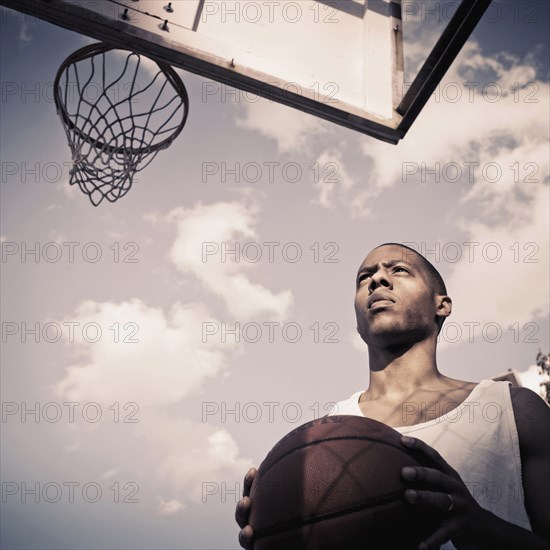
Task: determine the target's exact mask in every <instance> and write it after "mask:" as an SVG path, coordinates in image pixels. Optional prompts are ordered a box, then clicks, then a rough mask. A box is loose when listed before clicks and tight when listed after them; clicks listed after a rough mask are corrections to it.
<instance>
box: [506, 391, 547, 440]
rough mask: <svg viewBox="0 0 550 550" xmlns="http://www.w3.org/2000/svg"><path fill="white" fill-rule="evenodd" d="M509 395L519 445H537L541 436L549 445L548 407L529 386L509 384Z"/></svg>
mask: <svg viewBox="0 0 550 550" xmlns="http://www.w3.org/2000/svg"><path fill="white" fill-rule="evenodd" d="M510 397H511V399H512V407H513V409H514V419H515V421H516V427H517V430H518V436H519V442H520V446H521V447H522V448H523V449H525V448H532V447H537V446H539V445H540V444H541V443H543V444H544V442H543V441H541V438H543V439H544V440H545V441H546V444H548V445H550V437H549V436H550V407H549V406H548V405H547V403H546V402H545V401H544V400H543V399H542V398H541V397H540V396H539V395H538V394H536V393H535V392H534V391H532V390H530V389H529V388H524V387H518V386H510Z"/></svg>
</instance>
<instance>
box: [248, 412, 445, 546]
mask: <svg viewBox="0 0 550 550" xmlns="http://www.w3.org/2000/svg"><path fill="white" fill-rule="evenodd" d="M400 438H401V435H400V434H399V433H398V432H397V431H395V430H393V429H392V428H390V427H389V426H386V425H385V424H382V423H380V422H377V421H375V420H371V419H368V418H361V417H358V416H327V417H324V418H321V419H319V420H314V421H312V422H308V423H307V424H304V425H303V426H300V427H298V428H296V429H295V430H293V431H292V432H290V433H289V434H288V435H286V436H285V437H284V438H283V439H282V440H281V441H279V443H277V444H276V445H275V447H273V449H272V450H271V451H270V452H269V454H268V455H267V457H266V458H265V460H264V461H263V462H262V464H261V465H260V468H259V469H258V473H257V475H256V478H255V479H254V483H253V485H252V488H251V493H250V498H251V502H252V506H251V513H250V525H251V526H252V528H253V529H254V549H255V550H281V549H283V548H284V549H285V550H291V549H307V550H314V549H315V550H336V549H346V550H353V549H358V550H359V549H360V550H368V549H372V550H380V549H399V550H403V549H408V548H411V549H416V548H417V547H418V544H419V543H420V542H421V541H422V540H423V538H425V537H426V536H429V535H430V534H431V533H433V531H434V530H435V529H436V528H437V526H438V525H439V524H440V522H441V518H442V516H441V515H438V514H437V513H434V512H431V511H430V512H428V513H427V512H426V510H420V509H418V508H415V507H414V506H411V505H410V504H409V503H407V502H406V501H405V499H404V491H405V489H406V488H407V486H406V485H405V483H404V482H403V481H402V479H401V474H400V472H401V469H402V468H403V467H404V466H415V465H419V464H420V463H419V462H418V460H417V459H415V458H414V456H413V455H412V454H411V452H410V451H409V450H408V449H406V448H405V447H403V445H402V444H401V442H400ZM426 465H427V464H426Z"/></svg>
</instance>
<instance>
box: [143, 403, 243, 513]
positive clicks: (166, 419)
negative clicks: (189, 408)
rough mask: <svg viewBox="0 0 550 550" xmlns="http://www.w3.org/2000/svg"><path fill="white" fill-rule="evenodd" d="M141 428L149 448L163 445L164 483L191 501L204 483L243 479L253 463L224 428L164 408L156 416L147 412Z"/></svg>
mask: <svg viewBox="0 0 550 550" xmlns="http://www.w3.org/2000/svg"><path fill="white" fill-rule="evenodd" d="M139 432H140V434H141V435H142V436H143V437H144V438H145V439H146V441H147V448H149V449H162V455H160V453H158V454H157V455H158V458H159V461H158V464H157V467H156V469H155V474H156V477H157V479H158V480H160V482H161V483H162V486H163V487H170V488H171V489H172V491H173V492H174V493H176V494H178V495H185V497H180V498H185V500H188V501H190V502H201V500H202V497H203V494H204V491H205V484H213V486H216V485H218V486H219V482H220V480H226V481H227V482H228V484H229V480H235V481H237V480H238V481H241V480H242V478H243V476H244V474H245V473H246V472H247V470H248V468H250V466H251V464H252V461H251V459H248V458H241V457H239V448H238V446H237V444H236V442H235V440H234V439H233V437H232V436H231V434H230V433H229V432H228V431H227V430H226V429H224V428H217V427H213V426H211V425H208V424H205V423H202V424H201V423H198V422H192V421H189V420H187V419H183V418H175V417H171V416H168V415H167V414H165V413H162V412H161V413H159V414H158V416H156V417H155V416H152V415H148V418H147V421H146V422H144V423H140V426H139Z"/></svg>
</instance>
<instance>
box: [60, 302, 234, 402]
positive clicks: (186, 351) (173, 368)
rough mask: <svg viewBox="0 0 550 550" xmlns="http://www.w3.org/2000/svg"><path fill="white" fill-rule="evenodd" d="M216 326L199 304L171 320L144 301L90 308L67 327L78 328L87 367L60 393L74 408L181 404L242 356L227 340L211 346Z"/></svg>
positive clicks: (74, 372)
mask: <svg viewBox="0 0 550 550" xmlns="http://www.w3.org/2000/svg"><path fill="white" fill-rule="evenodd" d="M209 321H211V322H216V320H215V319H213V317H212V315H211V314H210V313H209V312H208V310H207V309H206V308H205V307H204V306H202V305H199V304H181V303H179V302H177V303H176V304H174V306H173V307H172V308H171V310H170V312H169V313H168V314H167V315H166V314H165V313H164V312H163V311H162V310H161V309H160V308H155V307H151V306H148V305H146V304H145V303H144V302H142V301H141V300H138V299H134V300H131V301H128V302H120V303H114V302H93V301H86V302H83V303H81V304H80V305H79V306H78V308H77V309H76V311H75V313H74V315H71V316H67V319H65V322H73V323H78V325H73V326H74V327H75V329H74V334H75V335H74V343H73V344H72V345H73V346H75V345H76V348H77V350H78V353H79V355H80V361H79V362H78V364H73V365H71V366H69V367H68V369H67V373H66V375H65V377H64V378H63V379H62V380H61V381H59V382H58V383H57V384H56V390H57V392H58V394H60V395H62V396H63V397H65V398H67V399H69V400H71V401H86V400H88V401H96V402H99V403H111V404H112V403H114V402H137V403H139V406H140V407H143V406H159V405H162V406H168V405H170V404H172V403H177V402H178V401H180V400H181V399H182V398H184V397H185V396H186V395H189V394H190V393H192V392H194V391H196V390H197V389H198V388H200V387H201V386H202V384H203V382H204V381H205V380H208V379H210V378H213V377H216V376H218V375H220V374H221V373H222V372H224V371H225V370H226V369H227V368H228V363H227V354H228V353H229V352H230V351H231V350H233V349H235V348H236V345H235V344H232V343H231V342H227V343H222V342H221V341H220V340H219V339H217V340H216V339H213V338H210V339H208V340H207V341H206V342H203V341H202V333H201V331H202V323H203V322H209ZM98 327H99V328H98ZM66 332H67V335H68V336H69V337H70V334H69V333H68V331H66ZM86 340H88V341H86ZM96 340H97V341H96Z"/></svg>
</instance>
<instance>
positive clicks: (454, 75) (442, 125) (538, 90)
mask: <svg viewBox="0 0 550 550" xmlns="http://www.w3.org/2000/svg"><path fill="white" fill-rule="evenodd" d="M418 48H420V49H423V48H424V47H421V46H418ZM467 82H472V84H469V85H467V84H466V83H467ZM476 82H477V84H473V83H476ZM517 82H519V83H520V89H519V91H518V90H517V87H516V88H514V87H513V85H514V83H517ZM487 84H490V86H487ZM523 86H525V88H523ZM511 87H512V89H510V88H511ZM484 88H485V89H484ZM514 90H516V91H515V92H514ZM549 90H550V88H549V86H548V84H547V83H545V82H542V81H537V80H536V70H535V63H534V61H533V59H532V58H531V57H529V56H528V57H526V58H525V59H519V58H517V57H514V56H512V55H510V54H501V55H499V56H496V57H493V58H491V57H487V56H484V55H482V52H481V49H480V47H479V45H478V44H477V43H475V42H469V43H467V44H466V45H465V47H464V49H463V51H462V52H461V54H460V55H459V57H458V58H457V60H456V61H455V63H454V64H453V65H452V67H451V69H450V70H449V72H448V73H447V75H446V76H445V78H444V79H443V81H442V83H441V84H440V85H439V87H438V88H437V90H436V93H435V95H434V96H432V98H430V100H429V101H428V103H427V105H426V106H425V107H424V109H423V111H422V112H421V113H420V115H419V116H418V118H417V119H416V121H415V123H414V124H413V126H412V128H411V129H410V130H409V132H408V134H407V135H406V136H405V138H404V139H403V140H402V141H401V142H400V143H399V144H398V145H397V146H394V145H389V144H387V143H383V142H381V141H377V140H373V139H368V140H365V141H363V151H364V154H365V155H366V156H367V157H368V158H369V159H370V160H371V161H372V168H371V170H369V172H368V177H365V178H364V181H365V185H366V186H367V189H366V190H364V191H362V192H359V193H358V194H357V195H356V197H355V200H354V204H355V207H356V208H358V207H361V206H363V207H364V208H367V209H368V205H369V202H370V201H371V200H372V199H373V198H375V197H377V196H378V195H379V194H380V193H381V192H382V191H383V190H384V189H387V188H389V187H392V186H396V185H403V184H407V185H409V186H410V185H412V184H420V183H421V182H422V178H421V176H422V163H424V164H425V166H426V167H427V168H434V167H435V166H436V163H439V165H440V167H444V166H445V165H446V164H447V163H456V164H458V165H459V166H460V169H461V172H462V175H463V179H462V181H463V182H466V183H476V182H478V181H479V180H480V178H481V177H482V175H483V174H482V169H483V168H484V167H485V165H486V164H487V163H489V162H495V161H497V162H498V160H497V159H495V157H496V156H497V155H498V156H500V157H502V158H501V161H502V162H503V164H502V166H501V168H502V171H503V177H502V178H501V181H500V182H499V185H501V186H502V185H504V184H505V183H506V181H509V180H511V179H513V176H514V174H513V172H512V170H511V169H510V165H511V164H512V163H513V162H518V161H521V160H522V159H529V161H532V162H534V163H537V164H538V165H539V166H540V167H541V169H540V172H539V176H540V175H541V174H545V173H547V172H544V167H545V166H547V163H548V155H547V142H548V123H547V121H548V119H549V117H550V113H549V97H550V93H549ZM495 99H497V100H496V101H495ZM509 161H510V162H509ZM465 162H473V163H479V166H478V167H475V166H474V167H473V168H472V170H474V173H475V178H474V180H473V181H472V182H470V181H469V168H468V166H467V165H465V164H464V163H465ZM407 170H409V172H407ZM441 171H442V170H441ZM413 172H414V173H413ZM506 176H508V178H507V177H506ZM453 177H454V176H453ZM428 178H430V176H428ZM492 185H493V187H494V183H493V184H492Z"/></svg>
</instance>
